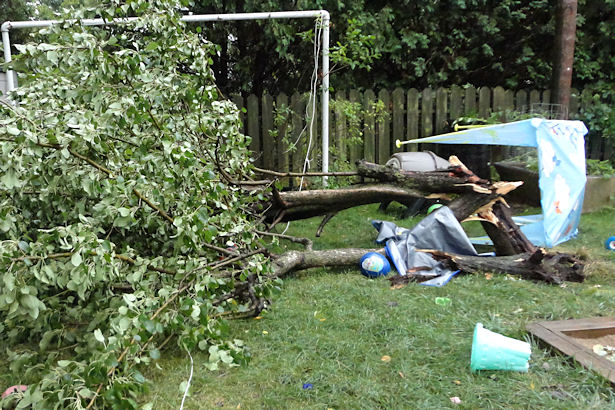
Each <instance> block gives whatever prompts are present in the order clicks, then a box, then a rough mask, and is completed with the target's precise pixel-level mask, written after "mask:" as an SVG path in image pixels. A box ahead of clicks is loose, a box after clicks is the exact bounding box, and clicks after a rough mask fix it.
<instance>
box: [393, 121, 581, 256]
mask: <svg viewBox="0 0 615 410" xmlns="http://www.w3.org/2000/svg"><path fill="white" fill-rule="evenodd" d="M585 134H587V128H586V127H585V124H583V122H581V121H564V120H545V119H541V118H533V119H529V120H524V121H516V122H510V123H506V124H496V125H490V126H485V127H480V128H472V129H468V130H464V131H458V132H453V133H450V134H443V135H435V136H433V137H427V138H421V139H416V140H412V141H405V142H404V143H405V144H407V143H438V144H482V145H508V146H522V147H536V148H537V149H538V165H539V179H538V185H539V187H540V196H541V199H540V203H541V206H542V215H533V216H530V217H527V216H526V217H523V218H515V219H516V222H517V223H518V224H520V225H521V224H523V223H525V224H523V225H521V230H522V231H523V233H525V235H526V236H527V237H528V239H529V240H530V241H531V242H532V243H533V244H535V245H537V246H547V247H552V246H555V245H557V244H560V243H562V242H565V241H567V240H569V239H571V238H573V237H574V236H576V234H577V232H578V226H579V220H580V218H581V209H582V207H583V195H584V193H585V182H586V180H587V179H586V177H585V138H584V136H585ZM475 243H485V241H484V240H483V241H480V240H478V241H475Z"/></svg>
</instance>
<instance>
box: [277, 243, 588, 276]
mask: <svg viewBox="0 0 615 410" xmlns="http://www.w3.org/2000/svg"><path fill="white" fill-rule="evenodd" d="M367 252H378V253H380V254H382V255H384V249H359V248H343V249H333V250H325V251H304V252H301V251H289V252H286V253H283V254H282V255H279V256H276V257H275V258H274V259H273V265H274V271H273V274H274V276H276V277H284V276H286V275H288V274H290V273H292V272H295V271H298V270H303V269H309V268H318V267H325V266H326V267H344V266H345V267H348V266H356V267H357V269H358V267H359V261H360V259H361V257H362V256H363V255H365V254H366V253H367ZM422 252H428V253H430V254H432V255H433V256H434V259H436V260H440V261H443V262H444V264H445V266H447V267H448V268H449V269H451V270H461V271H462V272H465V273H476V272H493V273H500V274H508V275H515V276H520V277H522V278H524V279H529V280H535V281H544V282H547V283H552V284H560V283H562V282H564V281H571V282H582V281H583V280H584V279H585V276H584V275H583V268H584V265H583V263H582V262H581V261H579V260H578V259H576V258H574V257H573V256H571V255H567V254H561V253H547V252H545V251H544V250H542V249H536V250H535V251H534V252H533V253H529V252H528V253H523V254H519V255H512V256H500V257H482V256H465V255H456V254H449V253H446V252H442V251H438V250H423V251H422ZM412 279H413V278H412V276H410V275H408V276H398V275H394V276H391V280H392V281H393V282H396V283H398V282H409V281H411V280H412Z"/></svg>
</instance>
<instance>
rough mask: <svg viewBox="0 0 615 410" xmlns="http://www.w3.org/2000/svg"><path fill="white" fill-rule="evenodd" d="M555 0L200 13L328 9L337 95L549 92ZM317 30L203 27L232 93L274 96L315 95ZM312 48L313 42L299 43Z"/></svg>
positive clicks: (275, 25)
mask: <svg viewBox="0 0 615 410" xmlns="http://www.w3.org/2000/svg"><path fill="white" fill-rule="evenodd" d="M550 3H553V2H552V1H551V2H550V1H548V0H538V1H532V2H524V1H519V0H505V1H499V2H491V1H486V0H456V1H451V2H433V1H431V0H421V1H412V2H408V1H404V2H392V1H365V0H361V1H353V2H343V1H339V0H302V1H298V2H287V1H281V0H266V1H259V2H255V1H221V0H200V1H198V2H196V4H195V7H194V11H195V12H196V13H234V12H257V11H280V10H311V9H326V10H328V11H329V12H330V13H331V21H332V26H331V27H332V30H331V44H332V50H333V52H332V58H333V59H336V58H337V61H338V62H339V63H341V64H343V65H344V66H345V67H347V68H350V69H346V70H344V71H341V72H336V73H335V75H334V76H332V77H331V84H332V86H333V87H334V88H336V89H348V88H358V89H363V88H395V87H397V86H400V87H404V88H408V87H417V88H421V87H425V86H440V85H443V86H447V85H451V84H466V83H472V84H475V85H477V86H495V85H505V86H508V87H526V86H537V87H545V86H547V85H548V83H549V80H550V72H551V64H550V58H551V57H550V54H549V53H550V50H549V49H548V48H545V47H544V43H545V41H551V39H552V37H553V30H554V25H553V23H552V15H551V14H552V4H550ZM311 24H312V23H311V22H306V21H298V20H280V21H266V22H249V23H248V22H246V23H238V22H233V23H220V24H218V23H216V24H215V25H205V26H204V27H203V32H204V33H205V35H206V36H207V38H209V39H210V40H212V41H213V42H215V43H217V44H219V45H220V46H221V50H220V55H219V57H217V58H214V63H215V67H216V73H217V78H218V80H219V82H220V83H221V87H222V89H223V91H225V92H248V93H249V92H252V93H256V94H259V93H260V92H261V91H262V90H263V89H266V90H268V91H269V92H270V93H272V94H276V93H278V92H279V91H280V90H281V91H284V92H287V93H291V92H294V91H302V87H303V90H304V89H306V88H308V87H307V83H308V78H309V75H308V74H307V72H306V71H307V70H311V68H312V67H313V63H312V61H313V52H312V41H311V40H312V37H310V36H306V35H303V34H301V33H306V32H309V31H310V25H311ZM302 40H310V41H302Z"/></svg>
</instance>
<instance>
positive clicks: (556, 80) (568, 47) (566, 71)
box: [551, 0, 577, 120]
mask: <svg viewBox="0 0 615 410" xmlns="http://www.w3.org/2000/svg"><path fill="white" fill-rule="evenodd" d="M555 22H556V24H555V39H554V40H555V47H554V49H555V52H554V58H553V81H552V83H553V94H552V97H551V102H552V103H554V104H560V105H561V106H562V107H563V108H564V110H562V111H561V112H560V115H559V118H558V119H560V120H567V119H568V108H569V107H570V85H571V83H572V65H573V63H574V40H575V33H576V28H577V0H558V1H557V9H556V15H555Z"/></svg>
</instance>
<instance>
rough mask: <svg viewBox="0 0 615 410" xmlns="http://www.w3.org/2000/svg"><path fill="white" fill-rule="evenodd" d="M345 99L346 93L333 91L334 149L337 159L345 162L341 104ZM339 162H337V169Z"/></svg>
mask: <svg viewBox="0 0 615 410" xmlns="http://www.w3.org/2000/svg"><path fill="white" fill-rule="evenodd" d="M345 101H346V93H345V92H344V91H338V92H336V93H335V102H336V104H335V150H336V152H337V161H340V162H346V158H347V156H346V154H347V152H346V151H347V149H346V146H347V144H346V142H347V139H346V115H345V113H344V109H343V104H344V102H345ZM340 166H341V164H338V167H337V169H341V168H340Z"/></svg>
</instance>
